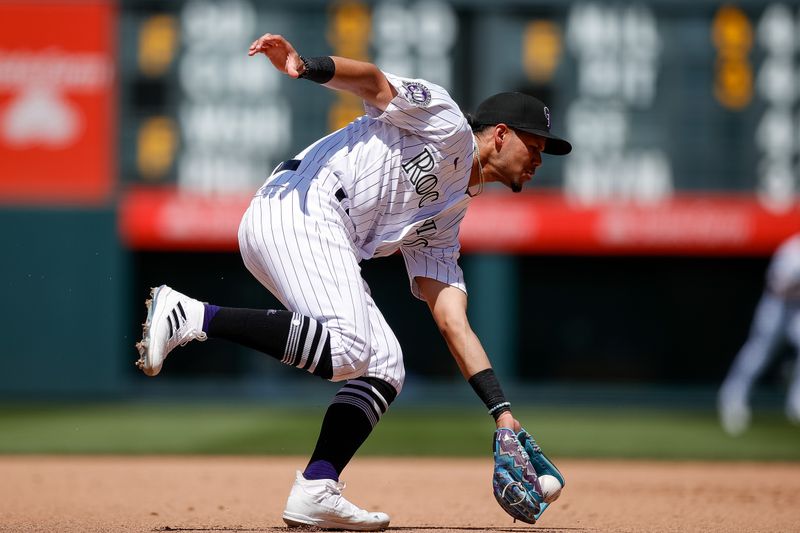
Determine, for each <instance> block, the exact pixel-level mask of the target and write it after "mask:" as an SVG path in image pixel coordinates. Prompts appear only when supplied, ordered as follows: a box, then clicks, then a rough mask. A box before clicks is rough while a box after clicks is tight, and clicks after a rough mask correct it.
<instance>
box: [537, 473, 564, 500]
mask: <svg viewBox="0 0 800 533" xmlns="http://www.w3.org/2000/svg"><path fill="white" fill-rule="evenodd" d="M539 486H541V487H542V496H543V497H544V502H545V503H553V502H554V501H556V500H557V499H558V497H559V496H561V483H559V482H558V479H556V478H555V476H549V475H544V476H539Z"/></svg>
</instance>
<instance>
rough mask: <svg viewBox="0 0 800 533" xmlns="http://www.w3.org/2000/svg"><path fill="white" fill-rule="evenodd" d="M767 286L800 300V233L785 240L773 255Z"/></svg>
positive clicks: (783, 295)
mask: <svg viewBox="0 0 800 533" xmlns="http://www.w3.org/2000/svg"><path fill="white" fill-rule="evenodd" d="M767 286H768V287H769V288H770V290H771V291H772V292H774V293H775V294H777V295H779V296H781V297H783V298H789V299H792V300H800V233H798V234H796V235H793V236H792V237H790V238H789V239H787V240H786V241H784V242H783V243H782V244H781V245H780V246H779V247H778V250H777V251H776V252H775V254H774V255H773V256H772V261H771V262H770V265H769V270H768V271H767Z"/></svg>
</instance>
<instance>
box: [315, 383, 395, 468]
mask: <svg viewBox="0 0 800 533" xmlns="http://www.w3.org/2000/svg"><path fill="white" fill-rule="evenodd" d="M395 397H397V392H396V391H395V389H394V387H392V386H391V385H389V384H388V383H386V382H385V381H383V380H382V379H378V378H367V377H361V378H357V379H351V380H350V381H348V382H347V383H346V384H345V385H344V386H343V387H342V388H341V389H339V392H337V393H336V396H334V397H333V400H332V401H331V404H330V406H328V411H327V412H326V413H325V418H324V419H323V420H322V428H321V429H320V432H319V437H318V438H317V445H316V447H315V448H314V453H313V454H312V455H311V459H310V460H309V461H308V464H309V465H311V464H312V463H314V462H315V461H327V462H329V463H330V464H332V465H333V467H334V468H335V469H336V472H337V473H338V474H341V473H342V470H344V467H345V466H347V463H349V462H350V459H352V458H353V455H355V453H356V451H357V450H358V448H359V447H361V445H362V444H363V443H364V441H365V440H367V437H369V434H370V433H372V428H373V427H375V424H377V423H378V421H379V420H380V418H381V415H383V413H385V412H386V410H387V409H388V408H389V405H391V403H392V402H393V401H394V399H395Z"/></svg>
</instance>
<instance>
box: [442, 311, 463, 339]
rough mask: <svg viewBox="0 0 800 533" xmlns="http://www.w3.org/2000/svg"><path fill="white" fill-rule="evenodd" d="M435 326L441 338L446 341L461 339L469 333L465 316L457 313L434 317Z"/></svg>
mask: <svg viewBox="0 0 800 533" xmlns="http://www.w3.org/2000/svg"><path fill="white" fill-rule="evenodd" d="M436 325H437V326H439V331H440V332H441V334H442V336H444V338H445V339H447V340H448V341H455V340H456V339H459V338H462V337H464V336H465V335H467V333H469V331H470V326H469V321H468V320H467V315H466V314H465V313H461V312H458V311H451V312H446V313H442V315H441V316H438V317H436Z"/></svg>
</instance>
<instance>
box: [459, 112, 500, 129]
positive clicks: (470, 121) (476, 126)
mask: <svg viewBox="0 0 800 533" xmlns="http://www.w3.org/2000/svg"><path fill="white" fill-rule="evenodd" d="M464 116H465V117H466V119H467V123H468V124H469V127H470V128H472V133H481V132H482V131H484V130H486V129H488V128H493V127H494V125H492V124H476V123H475V117H474V116H472V115H470V114H469V113H464Z"/></svg>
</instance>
